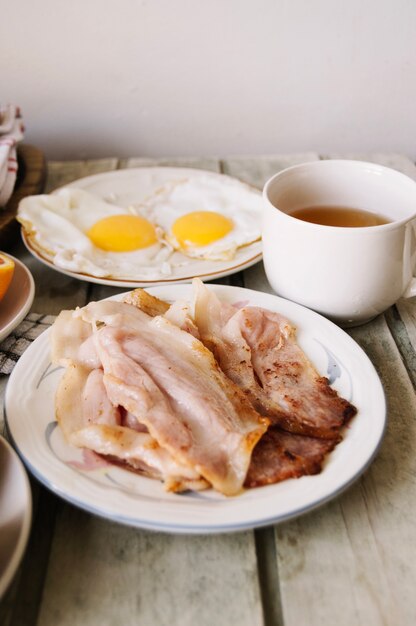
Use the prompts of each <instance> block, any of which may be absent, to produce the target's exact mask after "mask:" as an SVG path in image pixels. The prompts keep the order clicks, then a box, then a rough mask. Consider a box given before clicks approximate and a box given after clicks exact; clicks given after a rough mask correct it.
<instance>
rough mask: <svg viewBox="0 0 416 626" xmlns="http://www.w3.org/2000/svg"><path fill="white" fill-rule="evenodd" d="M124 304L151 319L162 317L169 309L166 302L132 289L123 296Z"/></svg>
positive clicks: (141, 290)
mask: <svg viewBox="0 0 416 626" xmlns="http://www.w3.org/2000/svg"><path fill="white" fill-rule="evenodd" d="M124 302H126V303H127V304H132V305H133V306H135V307H136V308H138V309H140V310H141V311H143V312H144V313H147V315H150V316H151V317H155V316H156V315H163V314H164V313H166V311H167V310H168V309H169V307H170V304H169V303H168V302H165V301H164V300H159V298H156V297H155V296H152V295H151V294H150V293H148V292H147V291H145V290H144V289H134V290H133V291H130V292H129V293H128V294H127V295H126V296H125V298H124Z"/></svg>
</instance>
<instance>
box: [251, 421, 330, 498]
mask: <svg viewBox="0 0 416 626" xmlns="http://www.w3.org/2000/svg"><path fill="white" fill-rule="evenodd" d="M338 441H339V439H338V440H337V439H317V438H316V437H306V436H304V435H294V434H292V433H288V432H285V431H284V430H280V429H279V428H277V427H276V426H273V427H271V428H269V430H268V431H267V433H265V434H264V435H263V437H262V438H261V439H260V441H259V443H258V444H257V446H256V447H255V448H254V450H253V455H252V457H251V463H250V467H249V470H248V473H247V476H246V480H245V483H244V486H245V487H249V488H251V487H262V486H263V485H271V484H274V483H278V482H281V481H282V480H287V479H288V478H299V477H301V476H305V475H309V474H319V472H320V471H321V469H322V463H323V461H324V459H325V456H326V455H327V454H328V453H329V452H331V451H332V450H333V449H334V448H335V446H336V445H337V443H338Z"/></svg>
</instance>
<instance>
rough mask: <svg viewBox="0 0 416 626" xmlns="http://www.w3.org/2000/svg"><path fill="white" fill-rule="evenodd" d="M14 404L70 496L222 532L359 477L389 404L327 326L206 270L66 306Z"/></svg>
mask: <svg viewBox="0 0 416 626" xmlns="http://www.w3.org/2000/svg"><path fill="white" fill-rule="evenodd" d="M5 414H6V420H7V425H8V428H9V432H10V434H11V437H12V438H13V440H14V443H15V445H16V447H17V449H18V450H19V452H20V454H21V457H22V459H23V460H24V462H25V463H26V465H27V467H28V469H29V470H30V471H31V472H32V473H33V474H34V475H35V476H36V477H37V478H38V479H39V480H40V481H41V482H42V483H43V484H44V485H46V486H47V487H48V488H49V489H51V490H52V491H54V492H55V493H56V494H57V495H59V496H61V497H62V498H64V499H65V500H67V501H69V502H71V503H72V504H74V505H76V506H79V507H80V508H82V509H85V510H87V511H89V512H91V513H93V514H96V515H99V516H102V517H105V518H108V519H111V520H113V521H116V522H120V523H124V524H127V525H131V526H136V527H139V528H146V529H151V530H158V531H166V532H173V533H219V532H231V531H239V530H244V529H248V528H254V527H258V526H264V525H268V524H273V523H278V522H281V521H283V520H286V519H289V518H291V517H294V516H297V515H300V514H302V513H305V512H306V511H308V510H310V509H312V508H314V507H317V506H319V505H321V504H323V503H325V502H326V501H328V500H329V499H331V498H333V497H334V496H336V495H337V494H339V493H340V492H341V491H342V490H344V489H345V488H346V487H348V486H349V485H350V484H352V482H353V481H354V480H356V479H357V478H358V476H359V475H360V474H361V473H362V472H363V471H364V470H365V469H366V468H367V467H368V466H369V464H370V462H371V461H372V459H373V458H374V456H375V454H376V452H377V450H378V447H379V445H380V442H381V440H382V437H383V433H384V428H385V421H386V404H385V399H384V393H383V388H382V385H381V383H380V380H379V378H378V376H377V373H376V371H375V369H374V367H373V365H372V364H371V362H370V360H369V359H368V357H367V356H366V354H365V353H364V352H363V351H362V350H361V348H360V347H359V346H358V345H357V344H356V343H355V342H354V341H353V339H351V337H349V335H347V334H346V333H345V332H344V331H342V330H341V329H340V328H339V327H338V326H336V325H335V324H333V323H332V322H329V321H328V320H327V319H325V318H323V317H321V316H320V315H318V314H316V313H314V312H313V311H310V310H308V309H305V308H303V307H301V306H299V305H297V304H295V303H292V302H289V301H287V300H284V299H282V298H279V297H277V296H274V295H270V294H266V293H261V292H256V291H252V290H248V289H243V288H238V287H229V286H225V285H209V286H207V285H204V284H203V283H202V282H201V281H200V280H198V279H196V280H194V282H193V284H192V285H175V286H164V287H162V286H160V287H155V288H152V289H149V290H147V291H144V290H143V289H136V290H135V291H132V292H128V293H126V294H122V295H120V296H117V297H115V298H110V299H107V300H102V301H100V302H91V303H89V304H88V305H87V306H85V307H83V308H81V309H76V310H75V311H63V312H62V313H61V314H60V315H59V316H58V318H57V320H56V322H55V323H54V325H53V327H52V328H51V329H50V330H48V331H46V332H45V333H43V334H42V335H41V336H40V337H39V338H38V339H36V341H34V343H33V344H32V345H31V346H30V347H29V348H28V349H27V351H26V352H25V353H24V355H23V356H22V357H21V359H20V360H19V362H18V363H17V365H16V367H15V369H14V370H13V372H12V375H11V377H10V380H9V384H8V387H7V390H6V398H5Z"/></svg>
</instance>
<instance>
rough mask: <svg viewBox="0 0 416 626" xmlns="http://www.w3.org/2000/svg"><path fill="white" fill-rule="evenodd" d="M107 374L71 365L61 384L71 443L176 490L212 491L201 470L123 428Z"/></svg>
mask: <svg viewBox="0 0 416 626" xmlns="http://www.w3.org/2000/svg"><path fill="white" fill-rule="evenodd" d="M103 376H104V375H103V371H102V370H88V369H86V368H83V367H82V366H80V365H78V364H75V363H72V364H70V365H69V366H68V367H67V369H66V371H65V373H64V375H63V377H62V379H61V381H60V383H59V386H58V390H57V394H56V417H57V420H58V422H59V425H60V426H61V428H62V431H63V433H64V435H65V438H66V439H67V440H68V442H69V443H71V444H72V445H75V446H77V447H81V448H88V449H90V450H93V451H94V452H96V453H98V454H100V455H102V456H106V457H109V458H110V459H111V460H112V461H115V460H117V462H118V463H121V464H126V465H127V466H128V467H129V468H131V469H134V470H136V471H140V473H142V474H144V475H146V476H150V477H152V478H158V479H160V480H163V481H164V483H165V487H166V489H167V490H170V491H184V490H186V489H193V490H200V489H206V488H207V486H208V483H207V482H206V481H205V480H203V479H201V477H200V476H199V474H198V472H196V471H195V470H193V469H192V468H190V467H188V466H187V465H184V464H181V463H178V462H177V461H175V460H174V459H173V458H172V456H171V455H170V454H169V453H168V452H167V451H166V450H164V449H163V448H161V447H160V446H159V445H158V444H157V442H156V441H155V440H154V439H153V437H151V436H150V435H149V434H148V433H144V432H138V431H137V430H133V429H131V428H126V427H124V426H122V425H121V422H122V412H121V411H120V408H119V407H118V406H114V405H113V404H112V403H111V402H110V400H109V398H108V396H107V394H106V390H105V386H104V382H103Z"/></svg>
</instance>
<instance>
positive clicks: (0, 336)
mask: <svg viewBox="0 0 416 626" xmlns="http://www.w3.org/2000/svg"><path fill="white" fill-rule="evenodd" d="M5 254H6V255H7V256H8V257H9V258H11V259H13V261H14V262H15V264H16V265H18V266H19V267H20V269H22V270H23V271H24V272H25V273H26V276H27V278H28V280H29V292H28V294H27V298H26V300H25V302H24V303H23V305H22V306H21V308H20V309H19V310H18V311H17V312H16V314H15V315H14V317H13V318H12V319H11V320H10V321H9V322H8V323H7V324H6V325H5V326H3V327H2V328H0V342H1V341H4V339H6V337H8V336H9V335H10V333H11V332H13V330H14V329H15V328H16V327H17V326H18V325H19V324H20V322H21V321H22V320H23V319H24V318H25V317H26V314H27V313H28V312H29V310H30V307H31V306H32V304H33V300H34V297H35V281H34V279H33V276H32V273H31V272H30V270H29V268H28V267H26V265H25V264H24V263H23V262H22V261H21V260H20V259H17V258H16V257H15V256H13V255H12V254H9V253H8V252H7V253H5ZM12 280H13V279H12Z"/></svg>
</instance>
